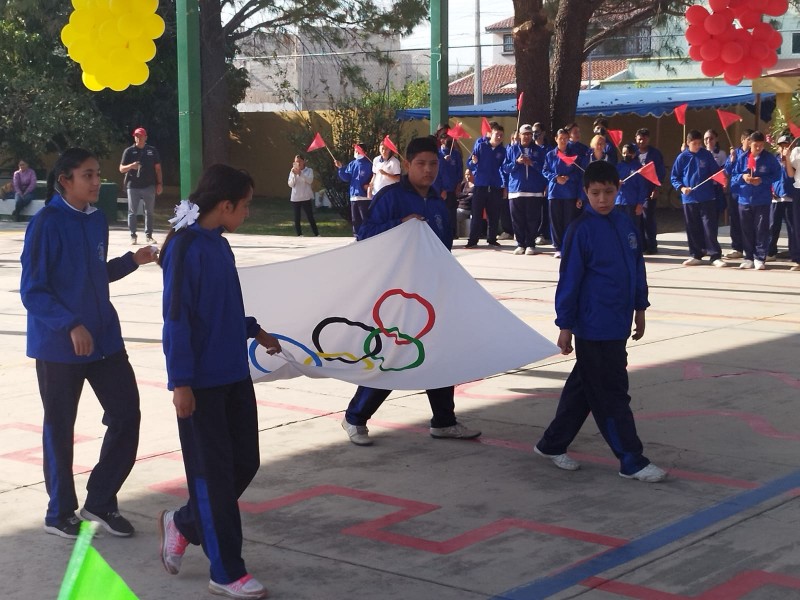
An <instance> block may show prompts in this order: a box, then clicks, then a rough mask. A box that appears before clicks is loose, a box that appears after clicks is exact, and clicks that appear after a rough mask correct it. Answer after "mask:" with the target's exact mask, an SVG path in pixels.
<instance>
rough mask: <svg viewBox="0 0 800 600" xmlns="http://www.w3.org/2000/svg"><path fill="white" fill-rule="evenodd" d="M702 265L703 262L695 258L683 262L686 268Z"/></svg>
mask: <svg viewBox="0 0 800 600" xmlns="http://www.w3.org/2000/svg"><path fill="white" fill-rule="evenodd" d="M702 264H703V261H702V260H700V259H699V258H694V257H692V258H687V259H686V260H685V261H683V266H684V267H696V266H697V265H702Z"/></svg>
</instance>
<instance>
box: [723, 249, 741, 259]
mask: <svg viewBox="0 0 800 600" xmlns="http://www.w3.org/2000/svg"><path fill="white" fill-rule="evenodd" d="M742 256H744V254H742V253H741V252H739V251H738V250H731V251H730V252H728V253H727V254H726V255H725V258H730V259H734V258H742Z"/></svg>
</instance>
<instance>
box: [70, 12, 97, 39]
mask: <svg viewBox="0 0 800 600" xmlns="http://www.w3.org/2000/svg"><path fill="white" fill-rule="evenodd" d="M69 24H70V25H72V26H73V27H74V28H75V31H76V32H78V33H80V34H82V35H88V34H89V32H90V31H91V29H92V26H93V25H94V14H93V13H92V12H90V11H88V10H76V11H73V12H72V14H71V15H70V16H69Z"/></svg>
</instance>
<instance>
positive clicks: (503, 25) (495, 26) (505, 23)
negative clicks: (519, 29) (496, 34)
mask: <svg viewBox="0 0 800 600" xmlns="http://www.w3.org/2000/svg"><path fill="white" fill-rule="evenodd" d="M513 28H514V17H508V18H507V19H503V20H502V21H498V22H497V23H492V24H491V25H489V26H488V27H487V28H486V31H498V30H501V29H513Z"/></svg>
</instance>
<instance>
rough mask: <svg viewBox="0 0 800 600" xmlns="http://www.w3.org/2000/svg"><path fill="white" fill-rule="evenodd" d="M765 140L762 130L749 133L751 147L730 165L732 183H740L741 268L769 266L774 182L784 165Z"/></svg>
mask: <svg viewBox="0 0 800 600" xmlns="http://www.w3.org/2000/svg"><path fill="white" fill-rule="evenodd" d="M765 143H766V140H765V137H764V134H763V133H761V132H760V131H754V132H753V133H752V134H750V149H749V150H748V151H747V152H745V153H744V154H742V155H741V156H740V157H739V158H738V159H737V160H736V163H735V164H734V165H733V168H732V169H731V174H732V176H731V185H736V186H738V187H739V223H740V224H741V227H742V246H743V247H744V260H743V261H742V263H741V264H740V265H739V268H740V269H752V268H755V269H757V270H759V271H763V270H764V269H765V268H766V264H765V263H766V261H767V252H768V250H769V241H770V240H769V213H770V206H771V205H772V184H773V183H775V182H776V181H778V179H780V177H781V173H782V169H781V165H780V163H779V162H778V159H777V158H775V157H774V156H773V155H772V154H770V153H769V152H764V144H765Z"/></svg>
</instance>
